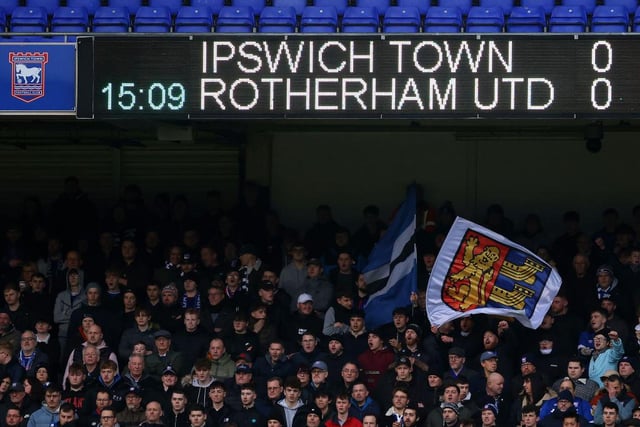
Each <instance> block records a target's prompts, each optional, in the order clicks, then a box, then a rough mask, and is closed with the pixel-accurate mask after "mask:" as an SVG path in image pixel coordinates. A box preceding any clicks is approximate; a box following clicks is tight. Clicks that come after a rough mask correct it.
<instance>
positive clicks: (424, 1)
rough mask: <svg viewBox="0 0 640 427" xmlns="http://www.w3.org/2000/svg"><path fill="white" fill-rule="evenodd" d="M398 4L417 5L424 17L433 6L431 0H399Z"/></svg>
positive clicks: (401, 5)
mask: <svg viewBox="0 0 640 427" xmlns="http://www.w3.org/2000/svg"><path fill="white" fill-rule="evenodd" d="M396 3H397V5H398V6H400V7H415V8H417V9H418V11H419V12H420V16H422V17H424V16H425V15H426V14H427V10H429V7H431V2H430V1H429V0H397V2H396Z"/></svg>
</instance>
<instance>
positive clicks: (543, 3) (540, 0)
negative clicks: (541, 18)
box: [520, 0, 556, 16]
mask: <svg viewBox="0 0 640 427" xmlns="http://www.w3.org/2000/svg"><path fill="white" fill-rule="evenodd" d="M520 6H523V7H526V8H529V9H535V8H536V7H541V8H542V10H544V14H545V15H546V16H551V12H552V11H553V8H554V7H556V2H555V0H520Z"/></svg>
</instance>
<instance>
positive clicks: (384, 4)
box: [356, 0, 391, 18]
mask: <svg viewBox="0 0 640 427" xmlns="http://www.w3.org/2000/svg"><path fill="white" fill-rule="evenodd" d="M356 6H357V7H375V9H376V10H377V11H378V16H379V17H380V18H381V17H383V16H384V14H385V13H386V12H387V8H388V7H389V6H391V2H390V0H356Z"/></svg>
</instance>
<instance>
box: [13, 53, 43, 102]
mask: <svg viewBox="0 0 640 427" xmlns="http://www.w3.org/2000/svg"><path fill="white" fill-rule="evenodd" d="M9 62H10V63H11V73H12V79H11V96H13V97H14V98H18V99H19V100H21V101H24V102H32V101H35V100H36V99H39V98H42V97H43V96H44V95H45V81H46V80H45V74H46V73H45V70H46V64H47V62H49V53H47V52H43V53H39V52H9Z"/></svg>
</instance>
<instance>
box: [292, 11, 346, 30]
mask: <svg viewBox="0 0 640 427" xmlns="http://www.w3.org/2000/svg"><path fill="white" fill-rule="evenodd" d="M337 30H338V11H336V8H335V7H333V6H307V7H305V8H304V10H303V11H302V18H301V19H300V32H301V33H335V32H336V31H337Z"/></svg>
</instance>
